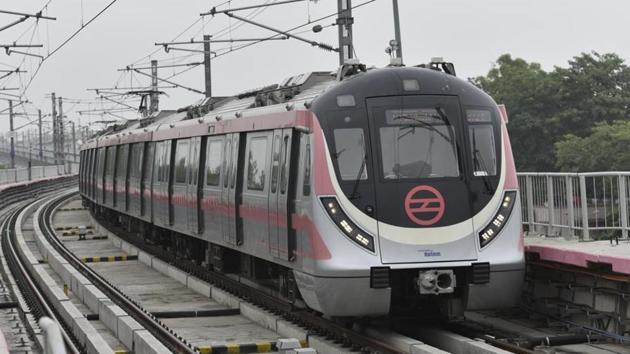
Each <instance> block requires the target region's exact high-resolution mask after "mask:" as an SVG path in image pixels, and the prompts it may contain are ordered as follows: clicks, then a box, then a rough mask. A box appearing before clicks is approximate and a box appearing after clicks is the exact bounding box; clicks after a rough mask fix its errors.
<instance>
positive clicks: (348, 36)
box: [336, 0, 354, 66]
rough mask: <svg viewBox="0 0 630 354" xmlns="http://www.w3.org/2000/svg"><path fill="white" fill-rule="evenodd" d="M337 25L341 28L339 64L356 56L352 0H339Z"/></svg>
mask: <svg viewBox="0 0 630 354" xmlns="http://www.w3.org/2000/svg"><path fill="white" fill-rule="evenodd" d="M337 1H338V2H337V13H338V15H337V21H336V23H337V27H338V29H339V65H340V66H341V65H343V64H344V63H345V62H346V60H348V59H352V58H353V57H354V47H353V43H352V24H353V23H354V18H353V17H352V0H337Z"/></svg>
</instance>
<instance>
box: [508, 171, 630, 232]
mask: <svg viewBox="0 0 630 354" xmlns="http://www.w3.org/2000/svg"><path fill="white" fill-rule="evenodd" d="M518 180H519V187H520V196H521V204H522V214H523V215H522V217H523V227H524V228H525V231H527V232H528V233H538V234H546V235H547V236H564V237H567V238H572V237H579V238H580V239H581V240H585V241H587V240H592V239H602V238H606V239H613V238H620V237H621V238H624V239H627V238H628V231H630V227H629V225H630V219H629V218H628V216H629V215H628V210H630V204H629V202H630V172H590V173H519V174H518Z"/></svg>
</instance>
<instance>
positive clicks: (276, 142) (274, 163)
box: [271, 135, 280, 193]
mask: <svg viewBox="0 0 630 354" xmlns="http://www.w3.org/2000/svg"><path fill="white" fill-rule="evenodd" d="M279 169H280V135H276V136H275V137H274V138H273V159H272V160H271V193H276V190H277V188H278V170H279Z"/></svg>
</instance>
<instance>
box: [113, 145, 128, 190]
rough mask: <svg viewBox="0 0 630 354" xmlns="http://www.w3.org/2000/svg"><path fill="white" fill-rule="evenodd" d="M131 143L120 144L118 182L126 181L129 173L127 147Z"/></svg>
mask: <svg viewBox="0 0 630 354" xmlns="http://www.w3.org/2000/svg"><path fill="white" fill-rule="evenodd" d="M128 148H129V145H119V146H118V151H117V152H116V155H117V156H116V182H117V183H121V182H124V180H125V177H126V173H127V159H128V158H129V157H128V156H127V155H128V153H127V151H128V150H127V149H128Z"/></svg>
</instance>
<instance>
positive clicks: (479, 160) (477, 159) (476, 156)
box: [472, 129, 494, 194]
mask: <svg viewBox="0 0 630 354" xmlns="http://www.w3.org/2000/svg"><path fill="white" fill-rule="evenodd" d="M472 144H473V146H472V147H473V175H475V171H476V170H477V166H479V167H481V168H482V169H483V174H480V177H481V179H482V180H483V185H484V186H485V187H486V191H487V192H488V193H489V194H492V193H493V192H494V188H493V187H492V185H491V184H490V180H489V179H488V168H487V165H486V162H485V161H484V159H483V156H481V151H479V149H477V135H476V134H475V133H474V129H473V135H472ZM480 172H481V171H480Z"/></svg>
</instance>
